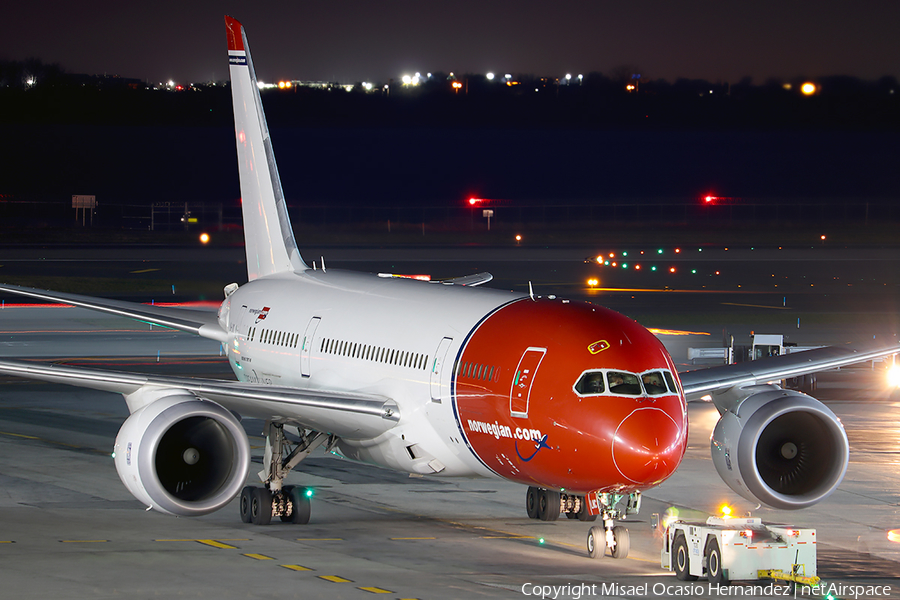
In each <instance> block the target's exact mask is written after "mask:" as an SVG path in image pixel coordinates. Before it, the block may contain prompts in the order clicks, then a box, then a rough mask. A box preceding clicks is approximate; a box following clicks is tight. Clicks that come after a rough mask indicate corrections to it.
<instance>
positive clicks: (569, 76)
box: [566, 73, 572, 81]
mask: <svg viewBox="0 0 900 600" xmlns="http://www.w3.org/2000/svg"><path fill="white" fill-rule="evenodd" d="M566 81H572V74H571V73H566Z"/></svg>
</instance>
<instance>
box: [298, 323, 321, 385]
mask: <svg viewBox="0 0 900 600" xmlns="http://www.w3.org/2000/svg"><path fill="white" fill-rule="evenodd" d="M321 320H322V318H321V317H313V318H312V319H310V320H309V323H308V324H307V325H306V332H304V334H303V344H302V345H301V346H300V375H302V376H303V377H309V373H310V370H309V353H310V350H311V349H312V344H313V340H314V339H315V337H316V329H318V327H319V322H320V321H321Z"/></svg>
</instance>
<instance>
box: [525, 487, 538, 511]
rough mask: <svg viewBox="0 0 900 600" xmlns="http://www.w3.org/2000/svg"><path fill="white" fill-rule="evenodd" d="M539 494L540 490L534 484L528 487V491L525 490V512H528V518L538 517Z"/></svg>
mask: <svg viewBox="0 0 900 600" xmlns="http://www.w3.org/2000/svg"><path fill="white" fill-rule="evenodd" d="M539 495H540V490H539V489H537V488H536V487H534V486H531V487H529V488H528V491H527V492H525V512H526V513H528V518H529V519H537V518H538V496H539Z"/></svg>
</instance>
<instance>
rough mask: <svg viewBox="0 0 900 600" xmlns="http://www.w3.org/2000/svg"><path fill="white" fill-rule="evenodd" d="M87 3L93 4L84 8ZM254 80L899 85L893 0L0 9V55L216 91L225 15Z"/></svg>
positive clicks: (363, 1)
mask: <svg viewBox="0 0 900 600" xmlns="http://www.w3.org/2000/svg"><path fill="white" fill-rule="evenodd" d="M86 6H89V7H90V8H86ZM226 13H227V14H231V15H233V16H234V17H236V18H237V19H239V20H240V21H241V22H242V23H243V24H244V26H245V28H246V29H247V32H248V37H249V40H250V45H251V48H252V50H253V58H254V62H255V64H256V67H257V72H258V75H259V77H260V79H262V80H274V79H279V78H293V79H303V80H320V81H322V80H327V81H338V82H346V83H349V82H354V81H376V82H378V81H382V82H385V81H387V80H388V79H389V78H392V77H393V78H395V79H399V77H400V76H401V75H403V74H404V73H414V72H416V71H419V72H421V73H423V74H425V73H427V72H430V71H434V72H439V71H440V72H450V71H455V72H462V73H466V72H471V73H478V72H487V71H495V72H498V73H531V74H535V75H541V76H553V77H562V76H564V75H565V74H566V73H567V72H570V73H573V74H577V73H588V72H591V71H600V72H604V73H607V74H610V73H612V72H613V71H614V70H615V69H616V68H617V67H622V66H628V67H629V69H630V70H633V71H635V72H639V73H641V74H642V75H643V77H644V78H645V79H656V78H662V79H667V80H669V81H674V80H675V79H677V78H679V77H687V78H692V79H694V78H695V79H707V80H710V81H713V82H716V81H721V82H736V81H739V80H740V79H742V78H743V77H752V78H753V81H754V83H758V84H760V83H763V82H765V80H766V79H768V78H770V77H775V78H785V79H787V78H794V77H811V78H814V77H817V76H826V75H851V76H857V77H861V78H863V79H876V78H878V77H881V76H883V75H890V76H894V77H897V76H898V75H900V60H898V57H900V35H897V33H896V30H897V26H898V24H900V2H898V1H896V0H880V1H875V0H863V1H857V2H850V1H849V0H847V1H845V0H815V1H813V0H798V1H790V0H789V1H785V0H779V1H774V2H773V1H765V0H764V1H755V2H726V1H707V0H678V1H674V0H629V1H628V2H601V1H587V0H555V1H553V2H550V1H541V2H539V1H533V0H516V1H511V0H510V1H505V2H497V1H490V0H453V1H452V2H450V1H444V0H427V1H426V0H415V1H405V0H404V1H393V0H392V1H381V2H378V1H375V0H331V1H321V0H319V1H315V2H312V1H298V0H292V1H290V2H283V1H277V2H254V3H250V2H232V1H224V2H214V1H210V0H203V1H191V0H188V1H181V2H168V1H158V2H122V1H121V0H115V1H111V0H102V1H98V2H89V3H80V2H72V1H71V0H66V1H61V0H47V1H44V2H22V1H21V0H19V1H18V2H16V4H15V5H12V3H7V4H6V5H5V6H4V9H3V16H2V20H0V32H2V42H0V59H6V60H22V59H25V58H29V57H35V58H40V59H41V60H43V61H44V62H46V63H53V62H57V63H59V64H60V65H61V66H62V67H63V68H64V69H65V70H66V71H67V72H70V73H89V74H103V73H106V74H110V75H112V74H118V75H121V76H123V77H135V78H139V79H143V80H146V81H150V82H156V81H166V80H169V79H175V80H176V81H179V82H191V81H209V80H224V79H226V78H227V62H226V59H225V32H224V30H225V28H224V22H223V18H222V16H223V14H226Z"/></svg>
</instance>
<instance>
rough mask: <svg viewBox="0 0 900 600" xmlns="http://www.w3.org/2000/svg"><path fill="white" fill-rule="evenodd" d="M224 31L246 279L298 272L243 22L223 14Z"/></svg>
mask: <svg viewBox="0 0 900 600" xmlns="http://www.w3.org/2000/svg"><path fill="white" fill-rule="evenodd" d="M225 30H226V33H227V35H228V63H229V71H230V73H231V98H232V101H233V103H234V133H235V138H236V141H237V155H238V168H239V170H240V176H241V210H242V212H243V218H244V244H245V245H246V249H247V277H248V279H249V280H251V281H252V280H253V279H256V278H257V277H264V276H266V275H272V274H273V273H285V272H291V271H302V270H304V269H306V268H307V266H306V263H304V262H303V259H302V258H301V257H300V251H299V249H298V248H297V242H296V240H294V232H293V230H292V229H291V222H290V220H289V219H288V213H287V206H286V205H285V203H284V192H282V190H281V179H280V178H279V176H278V166H277V165H276V164H275V154H274V152H273V151H272V141H271V140H270V139H269V128H268V127H267V126H266V116H265V114H264V113H263V108H262V101H261V100H260V97H259V86H258V85H257V82H256V72H255V71H254V70H253V61H251V60H250V47H249V46H248V45H247V36H246V35H244V28H243V26H242V25H241V24H240V23H239V22H238V21H237V20H235V19H232V18H231V17H228V16H226V17H225Z"/></svg>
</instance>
